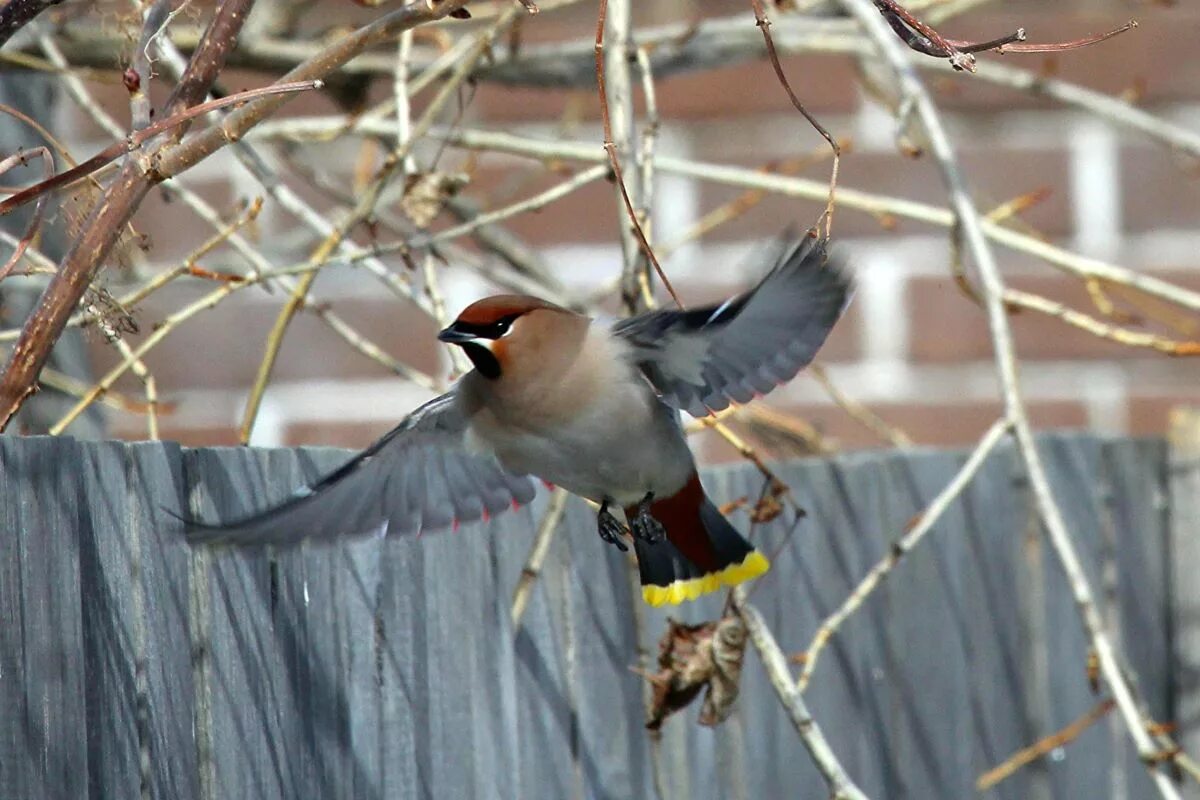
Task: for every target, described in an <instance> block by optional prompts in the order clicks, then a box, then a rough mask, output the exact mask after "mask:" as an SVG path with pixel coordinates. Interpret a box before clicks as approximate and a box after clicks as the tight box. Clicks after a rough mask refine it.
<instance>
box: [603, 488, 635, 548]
mask: <svg viewBox="0 0 1200 800" xmlns="http://www.w3.org/2000/svg"><path fill="white" fill-rule="evenodd" d="M596 528H597V530H599V531H600V538H601V539H603V540H604V541H606V542H608V543H609V544H612V545H616V547H617V549H618V550H620V551H621V552H622V553H624V552H625V551H627V550H628V549H629V547H628V546H626V544H625V542H623V541H622V538H623V537H624V536H625V526H624V525H622V524H621V521H620V520H618V519H617V518H616V517H614V516H613V515H612V512H611V511H609V510H608V501H607V500H605V501H604V502H603V503H601V504H600V513H599V514H597V515H596Z"/></svg>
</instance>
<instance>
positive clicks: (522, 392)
mask: <svg viewBox="0 0 1200 800" xmlns="http://www.w3.org/2000/svg"><path fill="white" fill-rule="evenodd" d="M850 295H851V282H850V278H849V276H848V275H847V273H846V271H845V269H844V267H843V266H842V265H841V264H840V262H839V261H838V260H837V259H836V258H831V257H830V256H829V254H828V251H827V247H826V242H825V241H824V240H822V239H818V238H815V237H813V236H812V235H807V236H804V237H803V238H802V239H801V240H800V241H799V242H797V243H795V244H794V246H792V247H790V248H789V249H788V250H786V251H785V252H784V254H783V256H782V257H781V258H780V259H779V260H778V262H777V263H776V264H775V265H774V267H773V268H772V269H771V270H770V271H769V272H768V273H767V275H766V276H765V277H764V278H763V279H762V280H761V281H760V282H759V284H758V286H757V287H755V288H754V289H752V290H751V291H749V292H746V293H745V294H742V295H739V296H737V297H733V298H731V299H729V300H727V301H725V302H723V303H721V304H719V305H716V306H710V307H705V308H694V309H690V310H686V311H680V310H659V311H651V312H648V313H644V314H639V315H637V316H634V317H630V318H628V319H625V320H623V321H621V322H618V323H617V324H616V325H614V326H613V327H611V328H608V327H605V326H603V325H599V324H595V323H593V321H592V320H591V319H589V318H588V317H586V316H584V315H582V314H578V313H575V312H574V311H570V310H568V309H565V308H562V307H560V306H557V305H554V304H553V303H548V302H546V301H544V300H539V299H537V298H535V297H529V296H524V295H501V296H498V297H489V298H486V299H484V300H479V301H478V302H475V303H473V304H471V305H470V306H468V307H467V308H466V309H464V310H463V312H462V313H461V314H459V316H458V318H457V319H456V320H455V321H454V323H453V324H451V325H450V326H449V327H447V328H446V329H445V330H443V331H441V332H440V333H439V334H438V339H440V340H441V341H443V342H447V343H449V344H451V345H455V346H457V347H461V348H462V349H463V352H464V353H465V354H466V356H467V357H468V358H469V359H470V360H471V362H472V364H473V365H474V367H475V368H474V369H473V370H472V371H471V372H469V373H467V374H466V375H464V376H463V377H462V378H461V379H460V380H459V381H458V382H457V383H456V384H455V385H454V387H453V388H452V389H451V390H450V391H449V392H447V393H446V394H444V395H442V396H441V397H438V398H435V399H434V400H431V401H429V402H428V403H426V404H425V405H423V406H421V407H420V408H418V409H417V410H416V411H414V412H413V413H412V414H410V415H409V416H408V417H407V418H406V419H405V420H404V421H403V422H401V423H400V424H399V425H398V426H396V427H395V428H394V429H393V430H391V431H390V432H388V433H387V434H386V435H384V436H383V437H382V438H381V439H379V440H378V441H377V442H375V443H374V444H372V445H371V446H370V447H368V448H367V449H366V450H364V451H362V452H361V453H359V454H358V455H356V456H355V457H354V458H352V459H350V461H348V462H347V463H346V464H344V465H343V466H342V467H340V468H339V469H337V470H334V471H333V472H332V473H330V474H328V475H326V476H325V477H324V478H323V479H321V480H320V481H318V482H317V483H315V484H314V485H312V486H308V487H303V488H301V489H300V490H298V491H297V492H296V493H295V494H293V496H292V497H291V498H290V499H288V500H287V501H285V502H283V503H282V504H280V505H277V506H275V507H273V508H268V509H266V510H264V511H261V512H259V513H256V514H254V515H252V516H249V517H247V518H245V519H240V520H236V521H233V522H227V523H222V524H216V525H209V524H204V523H200V522H198V521H190V522H188V524H187V528H188V535H189V538H190V539H191V541H193V542H206V543H223V544H235V545H265V544H271V545H289V544H296V543H299V542H301V541H305V540H314V541H318V540H332V539H335V538H337V537H341V536H349V535H371V534H374V535H392V536H400V535H409V534H417V533H421V532H430V531H436V530H439V529H445V528H450V527H455V526H457V525H459V524H461V523H466V522H472V521H475V520H479V519H486V518H488V517H490V516H493V515H495V514H498V513H501V512H503V511H507V510H508V509H510V508H513V507H516V506H519V505H522V504H525V503H528V502H530V501H531V500H532V499H533V496H534V494H535V492H536V483H535V481H534V480H533V478H534V477H536V478H539V479H541V480H542V481H544V482H546V483H548V484H554V485H557V486H560V487H562V488H564V489H566V490H568V491H570V492H573V493H575V494H577V495H581V496H583V497H586V498H589V499H591V500H594V501H595V502H596V503H598V504H599V505H600V511H599V514H598V516H597V530H598V532H599V535H600V538H601V539H603V540H604V541H605V542H609V543H611V544H613V545H615V546H617V547H618V548H620V549H621V550H626V549H627V544H626V543H627V542H631V543H632V545H633V548H634V553H635V555H636V556H637V562H638V570H639V573H640V576H641V583H642V594H643V597H644V599H645V600H646V602H648V603H649V604H651V605H655V606H658V605H663V604H668V603H669V604H675V603H680V602H682V601H684V600H690V599H693V598H695V597H699V596H700V595H702V594H707V593H708V592H712V591H716V590H718V589H719V588H721V587H722V586H726V585H728V586H732V585H735V584H737V583H740V582H742V581H745V580H749V579H751V578H754V577H757V576H758V575H761V574H762V573H764V572H766V571H767V569H768V567H769V564H768V561H767V558H766V557H765V556H763V555H762V553H760V552H759V551H757V550H755V549H754V547H753V546H752V545H751V544H750V543H749V542H748V541H746V539H745V538H744V537H743V536H742V535H741V534H740V533H738V532H737V530H736V529H734V527H733V526H732V525H731V524H730V523H729V522H728V521H727V520H726V519H725V518H724V516H722V514H721V512H720V511H718V510H717V507H716V506H715V505H713V503H712V501H711V500H709V499H708V497H707V496H706V495H705V492H704V488H703V486H702V485H701V483H700V479H699V477H698V475H697V473H696V464H695V460H694V459H693V457H692V453H691V451H690V450H689V448H688V445H687V441H686V439H685V437H684V433H683V428H682V426H681V424H680V421H679V413H678V412H679V411H680V410H683V411H686V412H688V413H689V414H691V415H693V416H696V417H703V416H707V415H708V414H710V413H711V412H714V411H720V410H722V409H724V408H726V407H728V406H729V405H730V403H747V402H749V401H750V400H752V399H753V398H755V397H757V396H760V395H762V394H765V393H767V392H769V391H770V390H771V389H773V388H774V387H775V386H777V385H780V384H782V383H785V382H787V381H789V380H791V378H793V377H794V376H795V375H796V373H797V372H799V371H800V370H801V369H802V368H803V367H804V366H805V365H807V364H808V363H809V362H810V361H812V359H813V357H814V356H815V355H816V353H817V350H818V349H820V347H821V345H822V344H823V343H824V342H825V338H826V337H827V336H828V334H829V332H830V330H831V329H832V328H833V325H834V323H835V322H836V321H837V320H838V318H839V317H840V316H841V314H842V311H843V310H844V309H845V307H846V304H847V303H848V301H849V298H850ZM616 511H620V512H621V513H623V515H624V518H625V520H626V521H627V523H628V532H627V531H626V527H625V525H623V524H622V523H621V521H620V520H619V518H618V517H617V515H616V513H614V512H616Z"/></svg>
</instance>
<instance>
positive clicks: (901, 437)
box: [808, 362, 913, 448]
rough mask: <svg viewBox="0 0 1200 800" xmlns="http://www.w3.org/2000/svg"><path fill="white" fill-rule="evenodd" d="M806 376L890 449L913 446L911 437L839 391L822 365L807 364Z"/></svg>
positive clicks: (815, 363)
mask: <svg viewBox="0 0 1200 800" xmlns="http://www.w3.org/2000/svg"><path fill="white" fill-rule="evenodd" d="M808 374H809V375H812V377H813V380H815V381H816V382H817V383H819V384H821V388H822V389H824V390H825V393H826V394H827V395H829V399H830V400H832V401H833V402H834V405H836V406H837V407H838V408H840V409H842V410H843V411H845V412H846V414H847V415H848V416H849V417H850V419H852V420H854V421H855V422H857V423H858V424H859V425H862V426H863V427H864V428H866V429H867V430H869V431H870V432H871V433H873V434H875V435H876V436H878V437H879V438H880V439H882V440H883V441H885V442H887V443H888V444H890V445H891V446H892V447H898V448H905V447H912V446H913V440H912V437H910V436H909V435H908V434H907V433H905V432H904V431H902V430H900V429H899V428H897V427H896V426H895V425H892V424H891V423H889V422H886V421H885V420H884V419H883V418H881V417H880V416H879V415H878V414H876V413H875V412H874V411H872V410H871V409H869V408H867V407H866V406H865V405H863V404H862V403H860V402H858V401H857V400H855V399H854V398H853V397H850V396H849V395H847V394H846V393H845V392H843V391H842V390H841V389H839V388H838V387H837V386H836V385H835V384H834V382H833V381H832V380H831V379H830V377H829V373H828V372H827V371H826V370H825V367H824V366H823V365H822V364H820V363H817V362H813V363H812V364H809V365H808Z"/></svg>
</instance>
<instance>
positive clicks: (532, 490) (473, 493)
mask: <svg viewBox="0 0 1200 800" xmlns="http://www.w3.org/2000/svg"><path fill="white" fill-rule="evenodd" d="M466 431H467V419H466V416H465V415H464V414H463V412H462V409H461V407H460V405H459V401H458V398H457V395H456V394H455V393H453V392H450V393H449V394H445V395H442V396H441V397H438V398H436V399H434V400H431V401H430V402H428V403H426V404H425V405H424V406H422V407H420V408H419V409H417V410H416V411H414V412H413V413H412V414H411V415H409V416H408V417H407V418H406V419H405V420H404V421H403V422H401V423H400V424H399V425H397V426H396V427H395V428H393V429H392V430H391V431H389V432H388V433H387V434H386V435H385V436H383V437H382V438H381V439H379V441H377V442H375V443H374V444H372V445H371V446H370V447H368V448H367V449H366V450H364V451H362V452H361V453H359V454H358V455H356V456H354V457H353V458H351V459H350V460H349V461H347V462H346V463H345V464H343V465H342V466H341V467H339V468H337V469H336V470H334V471H333V472H331V473H329V474H328V475H326V476H325V477H323V478H321V479H320V480H319V481H317V482H316V483H315V484H313V485H312V486H311V487H302V488H301V489H300V490H298V491H297V492H296V493H295V494H294V495H293V496H292V497H291V498H289V499H288V500H286V501H284V502H283V503H280V504H279V505H276V506H274V507H272V508H268V509H265V510H263V511H261V512H259V513H256V514H253V515H251V516H249V517H246V518H244V519H240V520H235V521H232V522H226V523H221V524H216V525H212V524H205V523H202V522H199V521H195V520H185V522H186V527H187V531H188V536H189V538H190V540H191V541H193V542H209V543H223V544H239V545H261V544H276V545H289V544H297V543H299V542H301V541H304V540H331V539H335V538H337V537H341V536H351V535H366V534H371V533H378V532H380V531H384V532H387V533H390V534H392V535H402V534H412V533H419V532H430V531H435V530H438V529H442V528H447V527H450V526H451V525H454V524H455V523H456V522H470V521H474V520H477V519H479V518H480V517H482V516H483V513H484V511H485V510H486V511H487V512H488V513H489V514H498V513H501V512H502V511H505V510H507V509H509V508H511V507H513V506H514V505H522V504H524V503H528V502H529V501H530V500H532V499H533V496H534V494H536V492H537V487H536V485H535V484H534V482H533V481H532V480H531V479H530V478H529V477H527V476H523V475H514V474H512V473H510V472H508V471H506V470H505V469H504V468H503V466H502V465H501V464H500V462H499V461H498V460H497V459H496V458H495V456H493V455H491V454H489V453H481V452H476V451H473V450H471V449H470V448H468V447H467V444H466V436H465V434H466Z"/></svg>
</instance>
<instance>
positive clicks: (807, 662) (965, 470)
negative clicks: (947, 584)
mask: <svg viewBox="0 0 1200 800" xmlns="http://www.w3.org/2000/svg"><path fill="white" fill-rule="evenodd" d="M1010 428H1011V424H1010V423H1009V421H1008V420H1007V419H999V420H997V421H996V422H994V423H993V424H992V427H990V428H988V431H987V433H985V434H984V435H983V438H982V439H980V440H979V444H977V445H976V446H975V449H974V450H972V451H971V455H970V456H969V457H968V458H967V460H966V462H965V463H964V464H963V465H962V467H960V468H959V470H958V472H957V473H955V475H954V477H953V478H952V479H951V480H950V482H949V483H947V484H946V486H945V487H944V488H943V489H942V491H940V492H938V495H937V497H935V498H933V501H932V502H931V503H930V504H929V506H928V507H926V509H925V510H924V511H922V512H921V514H920V516H919V518H918V520H917V523H916V524H915V525H914V526H913V527H912V529H911V530H909V531H907V532H906V533H904V535H902V536H901V537H900V538H898V539H896V541H895V542H894V543H893V544H892V546H891V547H890V548H888V553H887V555H886V556H884V557H883V558H882V559H881V560H880V561H879V562H878V563H876V564H875V566H873V567H871V569H870V571H869V572H867V574H866V575H865V576H863V579H862V580H861V581H859V583H858V585H857V586H855V587H854V591H852V592H851V593H850V594H849V596H848V597H847V598H846V599H845V600H844V601H842V604H841V606H839V607H838V610H837V611H835V612H833V613H832V614H830V615H829V616H828V617H826V618H825V621H824V622H822V623H821V626H820V627H819V628H817V632H816V634H814V635H813V639H812V642H811V643H810V644H809V645H808V649H807V650H805V659H804V669H803V671H801V673H800V677H799V678H798V679H797V680H796V688H797V690H799V691H801V692H804V691H806V690H807V689H808V684H809V681H811V680H812V676H813V672H814V671H815V670H816V668H817V660H818V659H819V658H820V656H821V651H822V650H824V649H825V646H826V645H827V644H829V640H830V639H831V638H833V635H834V634H835V633H837V630H838V628H840V627H841V626H842V623H844V622H845V621H846V620H847V619H848V618H849V617H850V615H851V614H853V613H854V612H855V611H857V610H858V609H859V608H860V607H861V606H862V604H863V603H864V602H865V601H866V599H867V598H868V597H870V596H871V593H872V592H874V591H875V589H876V588H877V587H878V586H879V584H881V583H882V582H883V581H884V580H885V579H886V578H887V577H888V575H890V574H891V572H892V570H894V569H895V568H896V565H897V564H899V563H900V561H901V559H903V558H904V557H905V556H906V555H908V553H909V552H911V551H912V549H913V548H915V547H916V546H917V545H918V544H920V542H921V539H923V538H924V537H925V534H927V533H929V531H931V530H932V529H933V526H934V525H936V524H937V523H938V520H940V519H941V518H942V514H944V513H946V510H947V509H949V508H950V506H951V505H952V504H953V503H954V501H955V500H957V499H958V498H959V496H960V495H961V494H962V493H963V491H964V490H965V489H966V488H967V485H968V484H969V483H970V482H971V479H972V478H974V477H975V474H976V473H977V472H979V469H980V468H981V467H982V466H983V464H984V462H985V461H987V457H988V456H989V455H991V452H992V451H993V450H995V449H996V446H997V445H998V444H1000V442H1002V441H1003V440H1004V437H1005V436H1006V435H1007V434H1008V432H1009V430H1010Z"/></svg>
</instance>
